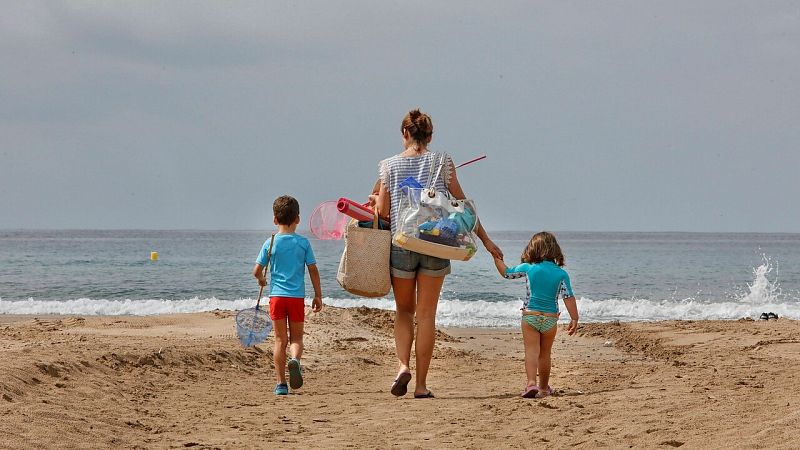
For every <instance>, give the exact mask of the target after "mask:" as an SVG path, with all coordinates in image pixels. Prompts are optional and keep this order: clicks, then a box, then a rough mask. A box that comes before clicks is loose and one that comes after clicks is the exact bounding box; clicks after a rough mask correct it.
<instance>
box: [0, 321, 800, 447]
mask: <svg viewBox="0 0 800 450" xmlns="http://www.w3.org/2000/svg"><path fill="white" fill-rule="evenodd" d="M392 327H393V314H392V313H391V312H387V311H381V310H375V309H370V308H356V309H338V308H332V307H328V308H326V309H325V310H324V311H323V312H322V313H320V314H312V315H309V317H308V321H307V325H306V329H307V336H306V355H305V357H304V358H303V363H304V367H305V378H306V384H305V386H304V387H303V388H302V389H300V390H298V391H295V392H293V393H292V395H289V396H288V397H284V398H276V397H275V396H274V395H273V394H272V388H273V387H274V382H275V381H274V369H273V367H272V361H271V359H272V350H271V340H270V341H268V343H266V344H263V345H259V346H256V347H254V348H251V349H243V348H241V346H240V345H239V344H238V341H237V340H236V338H235V332H234V331H235V330H234V325H233V314H232V313H231V312H223V311H217V312H213V313H203V314H190V315H173V316H158V317H38V318H33V317H19V316H4V317H0V358H2V364H1V365H0V416H2V420H0V447H8V448H98V447H101V448H107V447H123V448H153V447H155V448H165V447H180V448H241V447H248V448H252V447H275V446H279V445H280V446H285V447H295V448H307V447H336V448H340V447H345V446H356V447H367V448H385V447H390V446H403V447H416V448H428V447H453V448H496V447H522V448H529V447H536V446H548V447H578V448H594V447H601V446H605V447H613V448H618V447H626V448H627V447H629V446H634V447H665V448H670V447H684V448H686V447H689V448H698V447H703V448H727V447H768V448H781V447H783V448H797V447H798V441H797V440H796V437H795V433H796V430H797V429H798V428H800V423H799V422H798V421H800V412H799V411H800V394H798V392H800V389H798V388H800V375H798V373H800V371H798V369H800V326H798V323H797V322H793V321H786V320H783V319H782V320H779V321H777V322H703V321H700V322H679V321H676V322H659V323H648V324H644V323H634V324H620V323H612V324H592V325H584V326H583V327H582V329H581V331H580V336H576V337H568V336H566V334H565V333H560V334H559V336H558V337H557V339H556V344H555V348H554V361H553V364H554V366H553V378H552V383H551V384H552V385H553V386H554V387H555V388H556V390H557V394H558V395H557V396H555V397H551V398H548V399H545V400H526V399H522V398H520V397H519V393H520V391H521V389H522V387H523V385H524V383H525V379H524V369H523V362H522V357H523V353H522V341H521V335H520V333H519V331H518V330H497V329H450V330H446V333H445V332H440V334H439V338H440V341H439V344H438V345H437V348H436V351H435V353H434V360H433V362H432V368H431V372H430V375H429V379H428V386H429V387H430V388H431V389H432V390H433V391H434V392H435V393H436V396H437V398H436V399H432V400H414V399H412V398H411V396H407V397H406V398H401V399H396V398H394V397H392V396H391V395H390V394H389V393H388V388H389V385H390V384H391V381H392V379H393V377H394V375H395V371H396V362H395V358H394V342H393V339H392ZM607 341H608V342H610V344H611V345H610V346H604V343H605V342H607ZM412 384H413V382H412ZM398 424H402V425H401V426H399V425H398Z"/></svg>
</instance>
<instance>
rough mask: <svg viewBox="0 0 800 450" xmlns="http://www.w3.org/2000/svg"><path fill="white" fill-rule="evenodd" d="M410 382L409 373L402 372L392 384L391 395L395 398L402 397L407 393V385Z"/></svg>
mask: <svg viewBox="0 0 800 450" xmlns="http://www.w3.org/2000/svg"><path fill="white" fill-rule="evenodd" d="M410 381H411V372H403V373H401V374H400V375H398V376H397V379H396V380H394V383H392V390H391V393H392V395H394V396H395V397H402V396H404V395H406V393H407V392H408V383H409V382H410Z"/></svg>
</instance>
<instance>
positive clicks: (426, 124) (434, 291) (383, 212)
mask: <svg viewBox="0 0 800 450" xmlns="http://www.w3.org/2000/svg"><path fill="white" fill-rule="evenodd" d="M400 131H401V133H402V134H403V146H404V150H403V151H402V152H401V153H399V154H397V155H395V156H392V157H391V158H387V159H384V160H383V161H381V162H380V164H379V174H380V187H379V189H378V193H377V194H376V195H372V196H370V200H371V201H373V202H374V203H375V208H376V210H377V212H378V214H379V215H380V216H381V217H383V218H389V219H391V223H392V234H393V235H394V233H395V232H396V231H397V230H396V228H397V225H398V213H399V211H398V208H399V204H400V196H401V187H400V186H399V185H400V183H401V182H402V181H403V180H405V179H406V178H408V177H414V178H415V179H417V180H425V179H427V175H428V174H429V173H430V172H431V167H432V166H433V165H434V164H437V161H444V166H443V168H442V175H441V176H440V177H439V178H438V179H437V180H436V189H437V190H440V191H445V190H447V191H449V192H450V194H452V195H453V197H455V198H456V199H463V198H466V196H465V195H464V191H463V190H462V189H461V185H460V184H459V182H458V178H457V177H456V169H455V166H454V164H453V160H452V159H451V158H450V155H448V154H447V153H444V154H443V158H442V157H441V156H442V155H441V154H438V153H434V152H432V151H429V150H428V144H429V143H430V142H431V137H432V135H433V123H432V122H431V118H430V117H429V116H428V115H427V114H425V113H423V112H421V111H420V110H418V109H415V110H413V111H410V112H409V113H408V114H406V116H405V117H404V118H403V122H402V124H401V126H400ZM434 169H435V168H434ZM475 232H476V234H477V235H478V237H479V238H480V240H481V241H482V242H483V245H484V246H485V247H486V250H488V251H489V252H490V253H491V254H492V255H493V256H494V257H496V258H501V259H502V257H503V253H502V251H501V250H500V248H499V247H497V246H496V245H495V244H494V242H492V240H491V239H489V235H488V234H486V231H485V230H484V229H483V227H482V226H481V225H480V223H478V226H477V227H476V230H475ZM390 263H391V275H392V289H393V291H394V298H395V303H396V309H397V315H396V317H395V323H394V339H395V347H396V350H397V359H398V362H399V365H400V369H399V372H398V374H397V377H396V378H395V381H394V384H393V385H392V389H391V392H392V394H393V395H395V396H398V397H399V396H402V395H405V394H406V392H407V391H408V383H409V382H410V381H411V366H410V359H411V345H412V344H413V343H414V341H415V337H416V345H415V347H414V348H415V350H416V363H417V364H416V371H417V372H416V387H415V388H414V397H415V398H432V397H433V393H432V392H431V391H430V390H429V389H428V386H427V384H426V379H427V376H428V368H429V367H430V363H431V356H432V355H433V347H434V344H435V339H436V307H437V305H438V303H439V294H440V292H441V290H442V283H444V277H445V275H447V274H449V273H450V261H449V260H447V259H441V258H436V257H433V256H427V255H423V254H420V253H416V252H412V251H408V250H405V249H402V248H399V247H396V246H394V245H392V250H391V258H390ZM415 316H416V323H417V327H416V336H415V333H414V331H415V330H414V317H415Z"/></svg>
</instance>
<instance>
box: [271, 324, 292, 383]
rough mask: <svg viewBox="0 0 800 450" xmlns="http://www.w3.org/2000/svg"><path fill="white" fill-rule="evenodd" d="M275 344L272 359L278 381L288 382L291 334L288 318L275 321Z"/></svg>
mask: <svg viewBox="0 0 800 450" xmlns="http://www.w3.org/2000/svg"><path fill="white" fill-rule="evenodd" d="M274 327H275V328H274V330H275V346H274V347H273V350H272V361H273V362H274V363H275V375H276V377H277V379H278V383H286V345H287V344H288V343H289V336H288V335H287V331H286V319H283V320H276V321H274Z"/></svg>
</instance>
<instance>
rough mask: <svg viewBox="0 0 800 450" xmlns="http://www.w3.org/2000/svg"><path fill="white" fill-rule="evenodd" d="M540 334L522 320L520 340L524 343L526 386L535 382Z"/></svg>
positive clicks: (534, 384) (533, 384)
mask: <svg viewBox="0 0 800 450" xmlns="http://www.w3.org/2000/svg"><path fill="white" fill-rule="evenodd" d="M540 336H541V334H540V333H539V332H538V331H536V330H535V329H534V328H533V327H532V326H530V325H528V324H527V323H525V321H524V320H523V321H522V341H523V342H524V343H525V374H526V375H527V376H528V386H538V385H537V384H536V372H537V371H538V369H539V340H540Z"/></svg>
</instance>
